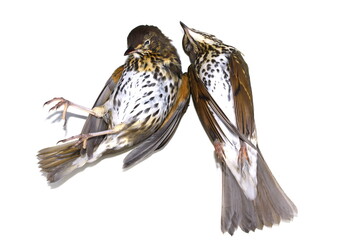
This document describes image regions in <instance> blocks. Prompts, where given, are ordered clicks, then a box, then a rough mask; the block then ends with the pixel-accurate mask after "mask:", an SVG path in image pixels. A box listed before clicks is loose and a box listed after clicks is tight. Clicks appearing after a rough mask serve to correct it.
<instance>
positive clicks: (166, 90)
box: [164, 85, 169, 93]
mask: <svg viewBox="0 0 360 240" xmlns="http://www.w3.org/2000/svg"><path fill="white" fill-rule="evenodd" d="M168 90H169V89H168V86H167V85H166V86H165V88H164V91H165V92H166V93H167V92H168Z"/></svg>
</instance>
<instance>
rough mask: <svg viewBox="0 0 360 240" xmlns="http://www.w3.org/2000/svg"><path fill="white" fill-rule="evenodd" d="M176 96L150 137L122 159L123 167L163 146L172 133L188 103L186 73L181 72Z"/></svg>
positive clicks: (138, 160) (127, 166) (188, 89)
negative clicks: (167, 112)
mask: <svg viewBox="0 0 360 240" xmlns="http://www.w3.org/2000/svg"><path fill="white" fill-rule="evenodd" d="M177 94H178V95H177V98H176V100H175V103H174V105H173V107H172V108H171V110H170V112H169V114H168V116H167V117H166V118H165V120H164V122H163V124H162V125H161V126H160V128H159V129H157V130H156V131H155V132H154V133H153V134H152V135H150V137H148V138H147V139H146V140H145V141H143V142H142V143H140V144H139V145H138V146H137V147H136V148H135V149H133V150H132V151H131V152H130V153H129V154H128V155H127V156H126V157H125V159H124V165H123V167H124V168H129V167H132V166H134V165H135V164H136V163H139V162H140V161H142V160H144V159H145V158H147V157H149V156H150V155H151V154H153V152H154V151H156V150H159V149H161V148H163V147H164V146H165V145H166V144H167V143H168V142H169V141H170V139H171V137H172V136H173V135H174V133H175V131H176V129H177V127H178V125H179V123H180V120H181V118H182V116H183V115H184V113H185V112H186V109H187V107H188V105H189V100H190V87H189V80H188V76H187V74H186V73H185V74H183V76H182V80H181V85H180V87H179V90H178V93H177Z"/></svg>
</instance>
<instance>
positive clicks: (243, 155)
mask: <svg viewBox="0 0 360 240" xmlns="http://www.w3.org/2000/svg"><path fill="white" fill-rule="evenodd" d="M240 145H241V146H240V150H239V157H238V161H239V163H240V167H241V168H242V167H243V166H244V163H245V162H248V165H249V166H250V165H251V162H250V158H249V155H248V152H247V149H246V143H244V142H241V143H240Z"/></svg>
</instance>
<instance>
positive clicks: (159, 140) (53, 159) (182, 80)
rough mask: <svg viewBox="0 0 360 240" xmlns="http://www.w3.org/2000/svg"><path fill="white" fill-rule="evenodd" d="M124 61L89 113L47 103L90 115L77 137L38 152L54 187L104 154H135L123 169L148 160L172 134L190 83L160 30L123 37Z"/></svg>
mask: <svg viewBox="0 0 360 240" xmlns="http://www.w3.org/2000/svg"><path fill="white" fill-rule="evenodd" d="M127 45H128V49H127V50H126V52H125V55H127V56H128V58H127V60H126V62H125V64H124V65H122V66H120V67H119V68H117V69H116V70H115V72H114V73H113V74H112V76H111V77H110V79H109V80H108V81H107V82H106V84H105V87H104V88H103V90H102V91H101V93H100V95H99V97H98V98H97V100H96V102H95V104H94V107H93V108H92V109H88V108H85V107H82V106H79V105H77V104H75V103H73V102H70V101H68V100H66V99H64V98H54V99H52V100H50V101H48V102H46V103H45V105H47V104H51V103H55V105H54V106H53V107H52V108H51V109H50V110H56V109H58V108H59V107H62V106H63V107H64V111H63V119H64V120H65V119H66V111H67V109H68V107H69V106H72V107H76V108H79V109H82V110H84V111H86V112H88V113H89V116H88V117H87V119H86V122H85V124H84V127H83V130H82V132H81V134H80V135H77V136H74V137H71V138H68V139H64V140H61V141H60V142H63V144H61V145H57V146H54V147H50V148H45V149H42V150H40V151H39V153H38V158H39V165H40V168H41V170H42V171H43V172H44V173H45V174H46V177H47V179H48V181H49V182H56V181H58V180H60V179H61V178H63V177H64V176H66V175H67V174H69V173H71V172H72V171H74V170H75V169H77V168H80V167H82V166H84V165H85V164H86V163H90V162H94V161H96V160H98V159H99V158H100V157H101V156H103V155H104V154H108V153H114V152H119V153H121V152H124V151H127V150H129V149H133V150H132V151H131V152H130V153H129V154H128V155H127V156H126V158H125V159H124V167H125V168H127V167H130V166H132V165H134V164H135V163H137V162H139V161H140V160H143V159H144V158H146V157H149V156H150V155H151V154H153V152H154V151H156V150H159V149H161V148H162V147H163V146H164V145H165V144H166V143H167V142H168V141H169V140H170V138H171V137H172V135H173V134H174V132H175V130H176V128H177V126H178V124H179V122H180V120H181V118H182V116H183V114H184V113H185V111H186V109H187V106H188V101H189V84H188V80H187V77H186V75H184V76H182V71H181V62H180V58H179V56H178V53H177V51H176V49H175V47H174V46H173V45H172V44H171V40H170V39H169V38H167V37H166V36H165V35H164V34H163V33H162V32H161V31H160V30H159V28H157V27H155V26H147V25H142V26H138V27H136V28H134V29H133V30H132V31H131V32H130V33H129V35H128V38H127Z"/></svg>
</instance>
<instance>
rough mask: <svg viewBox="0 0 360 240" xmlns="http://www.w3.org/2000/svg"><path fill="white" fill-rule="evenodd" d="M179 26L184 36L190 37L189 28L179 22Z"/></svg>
mask: <svg viewBox="0 0 360 240" xmlns="http://www.w3.org/2000/svg"><path fill="white" fill-rule="evenodd" d="M180 25H181V27H182V28H183V29H184V32H185V34H186V35H187V36H188V37H191V34H190V33H189V28H188V26H186V25H185V24H184V23H183V22H181V21H180Z"/></svg>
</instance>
